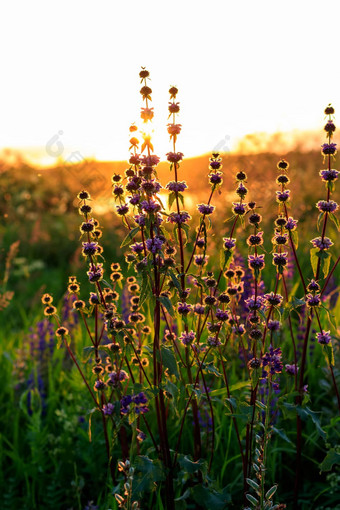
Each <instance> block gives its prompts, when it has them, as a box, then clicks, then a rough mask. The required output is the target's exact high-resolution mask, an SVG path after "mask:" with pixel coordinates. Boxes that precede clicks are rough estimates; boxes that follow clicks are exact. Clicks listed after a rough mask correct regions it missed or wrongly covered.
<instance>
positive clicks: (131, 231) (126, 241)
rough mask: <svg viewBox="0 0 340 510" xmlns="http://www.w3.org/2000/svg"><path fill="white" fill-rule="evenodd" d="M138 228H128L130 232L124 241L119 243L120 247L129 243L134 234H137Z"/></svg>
mask: <svg viewBox="0 0 340 510" xmlns="http://www.w3.org/2000/svg"><path fill="white" fill-rule="evenodd" d="M139 230H140V227H135V228H133V229H132V230H130V232H129V233H128V235H127V236H126V237H125V239H124V241H123V242H122V244H121V245H120V247H121V248H123V247H124V246H126V245H127V244H129V243H130V242H131V241H132V240H133V238H134V237H135V235H137V234H138V232H139Z"/></svg>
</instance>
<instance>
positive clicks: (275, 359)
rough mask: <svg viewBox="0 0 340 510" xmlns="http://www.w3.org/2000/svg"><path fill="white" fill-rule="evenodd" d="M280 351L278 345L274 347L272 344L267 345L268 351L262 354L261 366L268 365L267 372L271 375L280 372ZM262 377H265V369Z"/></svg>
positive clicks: (281, 366)
mask: <svg viewBox="0 0 340 510" xmlns="http://www.w3.org/2000/svg"><path fill="white" fill-rule="evenodd" d="M281 357H282V352H281V349H280V347H277V348H276V349H274V348H273V346H270V347H269V352H266V353H265V354H264V355H263V356H262V366H263V367H268V369H269V373H270V374H271V375H275V374H280V373H281V372H282V368H283V364H282V361H281ZM262 375H263V377H264V378H266V377H267V372H266V370H264V371H263V374H262Z"/></svg>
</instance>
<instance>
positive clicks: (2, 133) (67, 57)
mask: <svg viewBox="0 0 340 510" xmlns="http://www.w3.org/2000/svg"><path fill="white" fill-rule="evenodd" d="M321 5H322V6H321ZM0 14H1V20H2V24H1V30H0V44H1V48H2V52H1V62H2V78H1V83H0V91H1V96H0V97H1V105H0V126H1V128H0V148H4V147H21V148H26V149H27V148H30V149H31V150H32V148H38V152H39V151H40V152H39V153H40V156H41V158H42V159H43V160H45V159H46V162H48V161H49V162H51V156H49V157H46V158H45V156H47V154H46V150H45V146H46V144H48V143H49V142H50V141H51V139H52V138H53V137H54V136H58V137H59V138H58V140H59V141H60V143H61V144H60V145H59V146H58V147H59V149H60V151H59V152H61V157H62V158H64V159H67V158H68V156H69V154H70V153H72V152H74V151H78V152H79V153H80V154H81V155H82V156H83V157H90V156H94V157H97V158H99V159H126V158H127V156H128V147H129V144H128V138H129V133H128V127H129V125H130V124H131V123H132V122H136V123H137V124H138V122H139V112H140V107H141V105H142V102H141V96H140V94H139V89H140V82H139V77H138V73H139V71H140V68H141V66H146V67H147V69H148V70H149V71H150V74H151V79H152V81H151V83H150V86H151V87H152V89H153V94H152V98H153V101H152V106H153V107H154V108H155V121H154V125H155V136H154V146H155V152H156V153H157V154H158V155H159V156H161V157H162V158H164V154H165V153H166V152H168V151H169V150H170V144H169V140H168V135H167V132H166V124H167V104H168V88H169V86H170V85H176V86H177V87H178V88H179V94H178V101H180V104H181V115H180V117H179V118H178V122H180V123H181V124H182V125H183V128H182V133H181V135H180V137H179V140H178V144H177V148H178V150H180V151H181V152H183V153H184V154H185V156H193V155H198V154H201V153H204V152H208V151H211V150H213V149H214V148H215V147H216V146H221V147H222V150H223V149H224V150H227V149H230V148H232V147H233V146H235V143H236V141H237V139H238V138H239V137H241V136H243V135H245V134H247V133H252V132H258V131H266V132H274V131H290V130H292V129H301V130H305V129H321V128H322V125H323V122H324V115H323V109H324V107H325V106H326V105H327V104H328V103H329V102H331V103H332V104H333V106H334V107H335V109H336V111H337V109H338V108H339V107H340V86H339V66H338V55H337V45H336V33H337V32H336V26H335V23H337V19H338V15H339V14H340V3H339V2H338V0H329V1H328V2H327V3H324V4H321V3H320V2H317V1H313V0H308V1H296V0H293V1H292V0H286V1H285V2H275V1H273V0H270V1H261V0H258V1H257V2H255V1H253V0H245V1H233V2H230V1H226V0H224V1H216V0H211V1H209V2H202V1H191V0H188V1H185V0H182V1H177V0H172V1H171V2H163V1H162V0H158V1H136V0H129V1H128V2H124V1H114V0H110V1H105V0H102V1H97V2H94V1H86V0H81V1H78V0H59V1H58V2H51V1H49V0H30V1H24V0H23V1H16V0H11V1H8V2H2V4H1V8H0ZM58 147H57V149H58ZM52 152H53V151H52ZM56 153H58V150H56ZM44 158H45V159H44ZM52 160H53V157H52Z"/></svg>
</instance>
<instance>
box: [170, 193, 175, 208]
mask: <svg viewBox="0 0 340 510" xmlns="http://www.w3.org/2000/svg"><path fill="white" fill-rule="evenodd" d="M175 200H176V193H175V192H174V191H172V192H171V193H169V196H168V208H169V209H171V207H172V204H173V203H174V201H175Z"/></svg>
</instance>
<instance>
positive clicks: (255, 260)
mask: <svg viewBox="0 0 340 510" xmlns="http://www.w3.org/2000/svg"><path fill="white" fill-rule="evenodd" d="M248 266H249V268H250V269H258V270H260V269H263V268H264V266H265V262H264V254H261V255H248Z"/></svg>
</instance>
